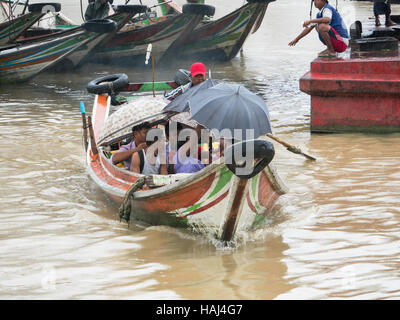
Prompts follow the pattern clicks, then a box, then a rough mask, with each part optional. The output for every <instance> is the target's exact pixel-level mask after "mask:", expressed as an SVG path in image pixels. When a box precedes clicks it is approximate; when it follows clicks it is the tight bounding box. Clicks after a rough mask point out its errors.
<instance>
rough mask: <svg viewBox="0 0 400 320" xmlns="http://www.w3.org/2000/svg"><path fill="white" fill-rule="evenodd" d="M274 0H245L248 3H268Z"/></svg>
mask: <svg viewBox="0 0 400 320" xmlns="http://www.w3.org/2000/svg"><path fill="white" fill-rule="evenodd" d="M274 1H275V0H247V2H250V3H269V2H274Z"/></svg>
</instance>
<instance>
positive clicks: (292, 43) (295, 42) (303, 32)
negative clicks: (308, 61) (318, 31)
mask: <svg viewBox="0 0 400 320" xmlns="http://www.w3.org/2000/svg"><path fill="white" fill-rule="evenodd" d="M306 22H307V21H306ZM304 24H305V23H304ZM314 28H315V25H313V26H311V27H305V28H304V29H303V31H302V32H301V33H300V34H299V35H298V36H297V37H296V38H295V39H294V40H292V41H290V42H289V46H295V45H296V44H297V42H299V40H300V39H302V38H304V37H305V36H306V35H308V34H309V33H310V32H311V30H312V29H314Z"/></svg>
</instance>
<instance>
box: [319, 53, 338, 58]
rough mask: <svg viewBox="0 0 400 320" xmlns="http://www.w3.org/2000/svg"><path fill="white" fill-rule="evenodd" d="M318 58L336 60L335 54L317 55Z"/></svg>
mask: <svg viewBox="0 0 400 320" xmlns="http://www.w3.org/2000/svg"><path fill="white" fill-rule="evenodd" d="M318 58H336V54H332V53H325V54H321V55H318Z"/></svg>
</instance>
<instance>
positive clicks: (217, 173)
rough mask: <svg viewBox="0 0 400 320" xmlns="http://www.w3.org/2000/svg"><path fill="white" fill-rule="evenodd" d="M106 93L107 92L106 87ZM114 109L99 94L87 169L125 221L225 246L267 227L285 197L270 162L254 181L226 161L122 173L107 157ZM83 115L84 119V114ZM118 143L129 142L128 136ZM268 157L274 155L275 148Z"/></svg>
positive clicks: (131, 88) (132, 87)
mask: <svg viewBox="0 0 400 320" xmlns="http://www.w3.org/2000/svg"><path fill="white" fill-rule="evenodd" d="M126 79H127V77H126ZM103 80H106V79H103ZM107 81H111V79H110V78H109V79H108V80H107ZM99 83H100V82H99ZM174 87H176V83H174V82H168V83H155V84H152V83H142V84H133V83H130V84H126V85H122V86H120V90H119V91H124V93H125V94H126V93H130V94H132V93H133V92H143V91H146V90H150V91H151V90H152V88H153V89H154V90H167V88H174ZM104 88H105V90H104V91H107V85H106V86H105V87H104ZM121 88H122V89H121ZM91 92H94V91H91ZM96 92H99V91H96ZM110 104H111V97H110V95H109V94H107V93H103V94H96V96H95V99H94V105H93V109H92V117H88V126H89V129H90V130H89V132H90V135H89V136H90V139H89V146H88V148H87V168H88V173H89V175H90V176H91V178H92V179H93V181H94V182H95V183H96V184H97V185H98V186H99V187H100V188H101V189H102V190H103V191H104V192H105V193H106V194H107V195H108V196H109V197H110V198H111V199H112V200H113V201H115V202H116V203H117V204H120V205H121V209H120V213H121V212H122V213H123V215H122V216H123V217H124V218H125V219H126V220H128V221H131V220H132V221H135V220H139V221H144V222H146V223H149V224H152V225H169V226H173V227H182V228H189V229H191V230H192V231H194V232H199V233H206V234H211V235H212V236H213V237H215V238H217V239H220V240H222V241H224V242H227V241H232V240H234V239H235V237H236V236H235V235H236V234H237V233H238V232H243V231H245V232H246V231H249V230H254V229H257V228H259V227H261V226H265V223H266V221H267V217H268V215H269V214H270V213H271V210H272V208H273V206H274V204H275V202H276V200H277V199H278V198H279V196H280V195H282V194H284V193H285V192H286V187H285V185H284V183H283V182H282V181H281V179H280V178H279V176H278V174H277V172H276V170H275V169H274V166H273V164H272V163H269V164H268V163H264V165H263V167H262V168H260V171H259V172H258V173H256V174H255V175H254V176H252V177H241V176H237V175H235V174H234V173H233V171H231V170H230V169H229V168H228V165H226V164H225V163H224V160H223V159H219V160H217V161H215V162H213V163H211V164H210V165H208V166H206V167H205V168H204V169H203V170H201V171H198V172H196V173H192V174H171V175H151V176H143V175H141V174H136V173H134V172H131V171H128V170H125V169H122V168H120V167H118V166H116V165H113V164H112V163H111V161H110V160H109V159H108V157H107V156H106V153H107V152H106V150H107V148H108V144H107V143H106V141H109V143H111V141H113V142H112V143H115V141H118V137H115V136H113V137H112V139H111V138H109V139H108V140H107V139H105V138H104V137H105V134H104V133H103V132H102V130H103V129H102V128H103V126H104V124H105V123H107V121H108V119H109V117H110V115H109V113H110ZM146 110H147V109H146ZM135 112H136V109H135ZM138 112H139V110H138ZM82 113H83V115H84V110H83V111H82ZM83 118H84V119H86V118H85V116H84V117H83ZM84 121H85V122H84V128H86V120H84ZM146 121H147V120H146ZM130 128H131V126H129V129H130ZM84 132H86V131H84ZM120 135H121V134H120ZM85 136H86V137H87V136H88V134H87V133H86V135H85ZM120 138H126V135H122V136H120ZM85 139H86V138H85ZM110 139H111V140H110ZM260 141H261V143H264V142H267V141H265V140H260ZM268 143H269V142H268ZM271 146H272V144H271ZM269 152H273V146H272V151H271V149H269ZM269 155H270V156H271V154H269ZM268 161H270V160H268ZM120 216H121V215H120Z"/></svg>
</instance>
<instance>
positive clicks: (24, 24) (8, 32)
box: [0, 12, 45, 45]
mask: <svg viewBox="0 0 400 320" xmlns="http://www.w3.org/2000/svg"><path fill="white" fill-rule="evenodd" d="M44 15H45V13H42V12H30V13H27V14H24V15H22V16H20V17H17V18H15V19H12V20H8V21H5V22H3V23H0V45H4V44H7V43H11V42H13V41H14V40H15V39H16V38H18V37H19V36H20V35H21V34H22V33H23V32H24V31H25V30H27V29H28V28H29V27H30V26H32V25H33V24H34V23H35V22H36V21H38V20H39V19H40V18H41V17H43V16H44Z"/></svg>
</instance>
